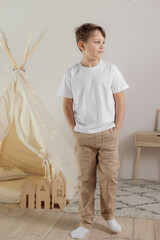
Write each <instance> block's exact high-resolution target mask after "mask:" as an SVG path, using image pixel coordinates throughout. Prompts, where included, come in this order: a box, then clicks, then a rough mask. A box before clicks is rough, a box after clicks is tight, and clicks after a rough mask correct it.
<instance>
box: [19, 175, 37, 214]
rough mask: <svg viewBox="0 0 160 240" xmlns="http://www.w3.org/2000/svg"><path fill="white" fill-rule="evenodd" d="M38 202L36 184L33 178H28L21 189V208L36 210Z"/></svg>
mask: <svg viewBox="0 0 160 240" xmlns="http://www.w3.org/2000/svg"><path fill="white" fill-rule="evenodd" d="M35 200H36V183H35V182H34V181H33V179H32V178H30V177H29V178H27V179H26V181H25V182H24V184H23V185H22V187H21V194H20V207H21V208H31V209H33V208H35Z"/></svg>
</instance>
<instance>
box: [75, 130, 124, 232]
mask: <svg viewBox="0 0 160 240" xmlns="http://www.w3.org/2000/svg"><path fill="white" fill-rule="evenodd" d="M119 134H120V133H119V130H118V129H117V127H113V128H110V129H107V130H104V131H102V132H98V133H93V134H86V133H80V132H74V138H75V155H76V161H77V165H78V170H79V174H78V180H79V185H78V189H79V208H78V213H79V222H80V226H84V227H86V228H88V229H91V228H92V226H93V218H94V193H95V188H96V170H97V171H98V176H99V184H100V202H101V215H102V217H103V218H104V219H106V220H110V219H112V218H113V215H114V211H115V201H116V189H117V178H118V169H119V167H120V162H119V155H118V143H119ZM97 159H98V162H97V161H96V160H97Z"/></svg>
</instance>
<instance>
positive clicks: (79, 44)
mask: <svg viewBox="0 0 160 240" xmlns="http://www.w3.org/2000/svg"><path fill="white" fill-rule="evenodd" d="M78 47H79V48H80V49H81V50H84V44H83V41H79V42H78Z"/></svg>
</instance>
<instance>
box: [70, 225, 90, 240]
mask: <svg viewBox="0 0 160 240" xmlns="http://www.w3.org/2000/svg"><path fill="white" fill-rule="evenodd" d="M88 232H89V229H87V228H85V227H82V226H80V227H78V228H76V229H75V230H74V231H72V232H71V236H72V238H83V237H84V236H85V235H86V234H87V233H88Z"/></svg>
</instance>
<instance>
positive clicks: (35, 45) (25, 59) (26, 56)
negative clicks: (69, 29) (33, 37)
mask: <svg viewBox="0 0 160 240" xmlns="http://www.w3.org/2000/svg"><path fill="white" fill-rule="evenodd" d="M46 30H47V29H45V30H44V32H43V33H42V34H41V36H40V38H39V39H38V41H37V42H36V43H35V44H34V46H33V47H32V49H31V51H30V52H29V54H28V51H29V47H30V45H28V47H27V49H26V52H25V57H24V61H23V64H22V65H21V69H23V68H24V65H25V63H26V61H27V59H28V58H29V57H30V56H31V54H32V52H33V50H34V49H35V48H36V47H37V46H38V44H39V42H40V40H41V39H42V37H43V36H44V34H45V32H46Z"/></svg>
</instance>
